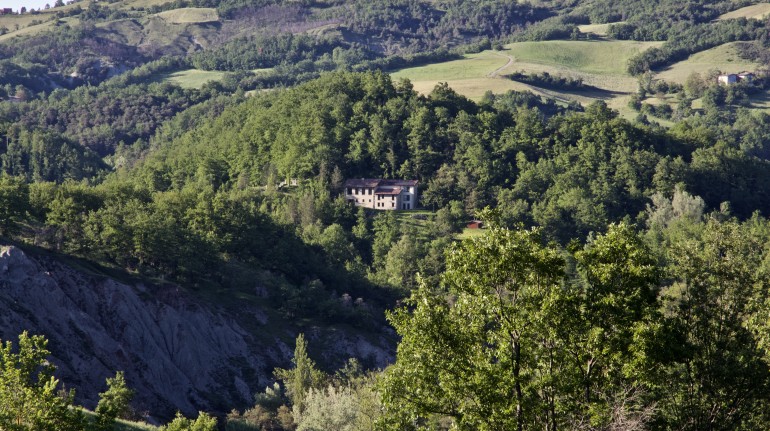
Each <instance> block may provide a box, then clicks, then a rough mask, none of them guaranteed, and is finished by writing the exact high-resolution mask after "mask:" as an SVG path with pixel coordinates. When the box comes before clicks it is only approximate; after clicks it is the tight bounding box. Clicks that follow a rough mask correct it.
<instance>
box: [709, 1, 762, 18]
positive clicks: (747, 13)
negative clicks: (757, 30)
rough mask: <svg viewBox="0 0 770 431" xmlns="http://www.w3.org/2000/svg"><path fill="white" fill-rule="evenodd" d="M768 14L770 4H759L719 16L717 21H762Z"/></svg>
mask: <svg viewBox="0 0 770 431" xmlns="http://www.w3.org/2000/svg"><path fill="white" fill-rule="evenodd" d="M768 14H770V3H759V4H755V5H751V6H746V7H742V8H740V9H736V10H734V11H732V12H728V13H726V14H723V15H721V16H720V17H719V18H718V19H720V20H723V19H733V18H747V19H762V18H764V17H766V16H767V15H768Z"/></svg>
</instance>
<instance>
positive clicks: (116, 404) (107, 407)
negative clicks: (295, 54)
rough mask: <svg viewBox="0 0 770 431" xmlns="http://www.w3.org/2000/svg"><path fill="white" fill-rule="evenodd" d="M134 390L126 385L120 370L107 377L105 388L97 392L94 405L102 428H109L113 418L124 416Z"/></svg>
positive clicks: (112, 423)
mask: <svg viewBox="0 0 770 431" xmlns="http://www.w3.org/2000/svg"><path fill="white" fill-rule="evenodd" d="M133 396H134V391H132V390H131V389H129V387H128V385H126V379H125V376H124V375H123V372H122V371H118V372H117V373H115V377H113V378H109V377H108V378H107V390H106V391H105V392H102V393H100V394H99V404H97V405H96V413H97V414H98V415H99V418H98V422H99V425H100V427H101V428H102V429H111V428H112V427H113V425H114V424H115V419H117V418H119V417H125V416H126V415H127V414H128V412H129V409H130V408H131V406H130V405H129V403H130V402H131V398H133Z"/></svg>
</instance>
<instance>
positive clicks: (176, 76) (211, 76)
mask: <svg viewBox="0 0 770 431" xmlns="http://www.w3.org/2000/svg"><path fill="white" fill-rule="evenodd" d="M225 73H226V72H220V71H215V70H211V71H210V70H198V69H188V70H182V71H179V72H174V73H170V74H168V75H162V76H161V77H159V79H158V80H159V81H168V82H170V83H172V84H176V85H178V86H180V87H182V88H201V87H202V86H203V84H205V83H207V82H211V81H221V80H222V78H224V77H225Z"/></svg>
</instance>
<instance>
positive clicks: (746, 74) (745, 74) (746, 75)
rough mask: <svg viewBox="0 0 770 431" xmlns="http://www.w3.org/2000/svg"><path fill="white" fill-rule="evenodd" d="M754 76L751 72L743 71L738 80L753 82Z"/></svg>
mask: <svg viewBox="0 0 770 431" xmlns="http://www.w3.org/2000/svg"><path fill="white" fill-rule="evenodd" d="M754 76H755V75H754V74H753V73H751V72H741V73H739V74H738V81H746V82H751V81H753V80H754Z"/></svg>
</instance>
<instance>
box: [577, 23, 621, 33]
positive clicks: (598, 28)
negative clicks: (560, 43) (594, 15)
mask: <svg viewBox="0 0 770 431" xmlns="http://www.w3.org/2000/svg"><path fill="white" fill-rule="evenodd" d="M624 22H625V21H619V22H608V23H605V24H583V25H579V26H577V27H578V30H580V32H581V33H593V34H596V35H599V36H606V35H607V31H609V29H610V26H611V25H613V24H623V23H624Z"/></svg>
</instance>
